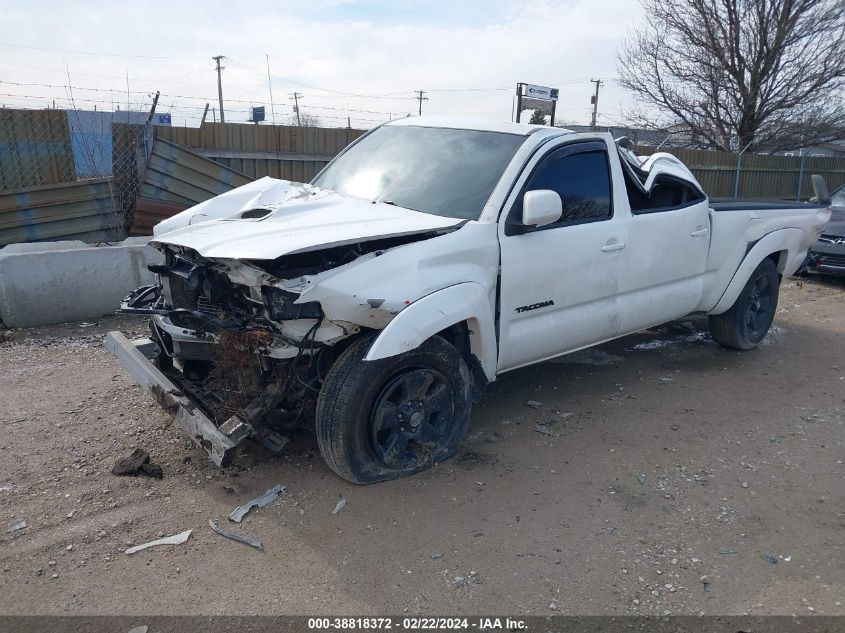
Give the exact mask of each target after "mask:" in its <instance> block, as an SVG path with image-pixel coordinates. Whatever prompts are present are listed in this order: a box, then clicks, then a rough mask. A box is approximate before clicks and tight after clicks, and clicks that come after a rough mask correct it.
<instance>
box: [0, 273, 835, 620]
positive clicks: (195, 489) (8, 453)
mask: <svg viewBox="0 0 845 633" xmlns="http://www.w3.org/2000/svg"><path fill="white" fill-rule="evenodd" d="M112 329H120V330H122V331H124V332H125V333H127V334H129V335H138V334H142V333H143V332H144V330H145V327H144V325H143V324H142V323H141V322H139V321H134V320H132V321H130V320H127V319H122V318H107V319H102V320H101V321H99V322H98V323H97V324H94V325H91V326H84V325H83V324H67V325H62V326H54V327H49V328H38V329H31V330H17V331H13V332H6V333H5V334H0V341H2V342H0V376H2V388H0V423H2V427H3V428H4V430H5V433H4V435H3V437H2V439H0V526H2V527H3V529H4V531H3V532H2V533H0V539H2V541H0V542H2V547H0V569H1V571H0V613H2V614H6V615H10V614H33V613H36V614H64V615H76V614H86V615H91V614H158V615H167V614H209V615H213V614H224V613H226V614H328V613H338V612H344V613H357V614H387V613H392V614H403V613H407V614H416V613H419V614H431V613H451V614H465V613H484V612H495V613H513V614H526V615H528V614H534V615H546V614H668V613H672V614H698V613H704V614H746V613H749V614H754V615H759V614H799V615H802V614H810V613H816V614H828V615H833V614H838V615H842V614H845V607H843V601H845V560H843V544H845V530H843V528H844V527H845V494H843V491H845V485H843V473H845V470H843V465H842V464H843V459H845V450H843V440H845V424H843V420H845V415H843V414H844V413H845V380H843V377H845V283H843V282H841V281H836V280H824V281H819V280H805V281H803V282H796V281H794V280H790V281H788V282H787V283H786V284H785V285H784V287H783V290H782V294H781V303H780V309H779V312H778V315H777V318H776V321H775V327H774V329H773V331H772V333H771V334H770V336H769V337H768V338H767V339H766V341H765V342H764V344H763V345H762V346H761V347H760V348H759V349H757V350H754V351H751V352H747V353H737V352H732V351H727V350H724V349H721V348H719V347H718V346H716V345H715V344H714V343H713V342H712V341H711V340H710V338H709V336H708V335H707V334H706V330H705V329H703V324H702V323H701V322H698V321H692V322H679V323H674V324H671V325H669V326H665V327H662V328H658V329H655V330H650V331H647V332H644V333H641V334H637V335H635V336H630V337H627V338H625V339H621V340H619V341H615V342H613V343H611V344H607V345H603V346H601V347H599V348H595V349H593V350H588V351H586V352H582V353H578V354H575V355H572V356H569V357H566V358H563V359H560V360H558V361H556V362H551V363H545V364H542V365H538V366H535V367H532V368H528V369H524V370H520V371H516V372H512V373H509V374H506V375H505V376H503V377H502V378H501V379H500V380H499V381H498V382H496V383H495V384H494V385H492V386H491V388H490V390H489V394H488V396H487V398H486V399H485V400H484V401H483V402H482V403H481V404H480V405H478V406H477V407H476V408H475V409H474V413H473V416H472V427H471V429H470V435H469V437H468V440H467V442H466V445H465V448H464V450H463V451H462V453H461V454H460V455H459V456H458V457H457V458H455V459H453V460H450V461H448V462H446V463H444V464H441V465H439V466H438V467H436V468H434V469H433V470H431V471H429V472H427V473H424V474H422V475H419V476H416V477H412V478H409V479H405V480H402V481H395V482H388V483H384V484H377V485H373V486H366V487H356V486H352V485H350V484H347V483H345V482H344V481H342V480H340V479H338V478H337V477H335V476H334V475H333V474H332V473H331V472H330V471H329V470H328V469H327V468H326V466H325V465H324V464H323V462H322V460H321V458H320V455H319V453H318V451H317V447H316V441H315V439H314V437H313V432H311V431H305V432H303V433H302V434H301V435H300V436H297V437H294V438H293V440H292V442H291V443H290V444H289V445H288V447H287V448H286V449H285V450H284V452H283V453H282V454H281V455H277V456H274V455H272V454H270V453H268V452H267V451H265V450H264V449H263V448H262V447H259V446H257V445H254V444H250V445H249V446H247V447H246V449H245V450H244V452H243V453H242V454H241V455H239V456H238V458H237V460H236V462H235V465H234V466H233V467H231V468H228V469H225V470H220V469H217V468H216V467H214V466H213V465H212V464H211V463H210V462H208V461H207V459H206V458H205V455H204V453H203V452H202V451H201V450H200V449H198V448H196V447H195V446H194V445H193V444H192V443H191V442H190V441H188V440H186V439H185V438H184V437H183V436H182V434H181V431H180V430H179V428H178V427H177V426H176V425H175V424H173V422H172V420H171V419H170V417H169V416H168V415H167V414H166V413H165V412H164V411H162V410H161V409H160V408H159V407H158V406H157V405H156V404H155V402H154V401H153V399H152V398H151V397H150V396H149V395H148V394H146V393H145V392H144V391H142V390H141V389H140V388H138V387H137V386H135V385H134V384H133V383H132V381H131V380H130V379H129V378H128V376H127V375H126V374H125V373H124V371H123V370H122V369H121V367H120V366H119V365H118V364H117V363H116V362H115V361H114V360H113V359H112V358H111V357H110V355H109V354H108V353H107V352H106V351H104V350H103V349H102V340H103V336H104V333H105V332H107V331H108V330H112ZM528 400H536V401H539V402H541V403H542V406H541V407H540V408H539V409H533V408H531V407H528V406H526V404H525V403H526V401H528ZM568 414H572V415H568ZM538 424H539V425H540V426H538ZM136 446H137V447H143V448H144V449H146V450H147V451H149V452H150V453H151V455H152V459H153V461H154V462H156V463H158V464H161V465H162V466H163V468H164V479H163V480H157V479H151V478H147V477H142V478H132V477H116V476H114V475H112V474H111V473H110V470H111V467H112V464H113V463H114V461H115V459H116V458H118V457H120V456H122V455H124V454H127V453H128V452H129V451H130V450H131V449H132V448H134V447H136ZM275 484H283V485H285V486H286V487H287V491H286V492H285V493H284V494H282V495H281V496H280V497H279V498H278V500H277V501H275V502H274V503H272V504H271V505H269V506H267V507H265V508H263V509H255V510H253V511H252V512H251V513H250V514H249V515H248V516H247V518H246V519H244V521H243V523H242V524H241V525H240V526H237V525H236V524H234V523H231V522H229V521H228V520H227V519H226V516H227V515H228V514H229V512H230V511H231V510H232V509H233V508H234V507H235V506H237V505H239V504H240V503H243V502H245V501H247V500H249V499H251V498H253V497H255V496H257V495H258V494H260V493H262V492H264V491H265V490H267V489H268V488H270V487H272V486H273V485H275ZM341 495H342V496H343V497H344V498H346V499H347V500H348V503H347V504H346V506H345V507H344V508H343V509H342V510H341V511H340V512H338V513H337V514H336V515H335V514H332V511H333V509H334V508H335V506H336V505H337V502H338V500H339V498H340V496H341ZM19 519H23V520H25V521H26V523H27V526H26V527H25V528H23V529H19V530H16V531H13V532H7V531H5V529H6V527H7V526H9V525H11V524H12V523H14V522H15V521H17V520H19ZM209 519H217V520H220V521H221V525H223V527H226V528H228V529H231V530H235V531H242V532H243V533H245V534H248V535H250V536H252V537H254V538H257V539H259V540H261V541H262V542H263V543H264V547H265V550H264V551H263V552H261V551H258V550H255V549H252V548H249V547H247V546H245V545H242V544H240V543H236V542H233V541H230V540H227V539H224V538H223V537H221V536H218V535H217V534H215V533H213V532H212V531H211V529H210V528H209V525H208V521H209ZM187 529H192V530H193V533H192V534H191V537H190V539H189V540H188V541H187V542H186V543H184V544H182V545H173V546H168V547H159V548H155V549H151V550H146V551H143V552H140V553H138V554H134V555H126V554H125V553H124V550H125V549H126V548H127V547H129V546H131V545H134V544H140V543H144V542H146V541H150V540H152V539H156V538H159V537H161V536H164V535H171V534H175V533H177V532H181V531H183V530H187Z"/></svg>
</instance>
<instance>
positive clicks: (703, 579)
mask: <svg viewBox="0 0 845 633" xmlns="http://www.w3.org/2000/svg"><path fill="white" fill-rule="evenodd" d="M700 580H701V584H702V585H704V591H705V592H708V593H709V592H710V576H702V577H701V578H700Z"/></svg>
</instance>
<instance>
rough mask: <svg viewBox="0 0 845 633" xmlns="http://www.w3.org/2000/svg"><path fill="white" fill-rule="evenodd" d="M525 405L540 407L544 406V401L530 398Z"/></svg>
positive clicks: (533, 407)
mask: <svg viewBox="0 0 845 633" xmlns="http://www.w3.org/2000/svg"><path fill="white" fill-rule="evenodd" d="M525 406H527V407H531V408H532V409H539V408H540V407H542V406H543V403H542V402H538V401H537V400H529V401H528V402H526V403H525Z"/></svg>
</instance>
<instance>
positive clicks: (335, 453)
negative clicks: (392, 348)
mask: <svg viewBox="0 0 845 633" xmlns="http://www.w3.org/2000/svg"><path fill="white" fill-rule="evenodd" d="M374 339H375V336H374V335H368V336H364V337H361V338H360V339H358V340H357V341H355V342H353V343H352V344H351V345H350V346H349V347H348V348H347V349H346V350H345V351H344V352H343V353H342V354H341V355H340V357H339V358H338V359H337V361H336V362H335V364H334V365H333V366H332V368H331V369H330V370H329V372H328V374H327V375H326V379H325V380H324V381H323V387H322V389H321V391H320V395H319V397H318V399H317V415H316V425H317V443H318V445H319V447H320V452H321V453H322V455H323V458H324V459H325V460H326V463H327V464H328V466H329V468H331V469H332V470H333V471H334V472H335V473H337V474H338V475H339V476H340V477H342V478H343V479H346V480H347V481H350V482H352V483H356V484H366V483H372V482H376V481H384V480H388V479H396V478H398V477H405V476H407V475H412V474H414V473H418V472H420V471H423V470H426V469H428V468H430V467H431V466H433V465H434V464H435V463H438V462H441V461H443V460H445V459H447V458H449V457H451V456H452V455H454V454H455V452H456V451H457V449H458V446H459V444H460V441H461V439H462V438H463V436H464V434H465V433H466V429H467V427H468V426H469V417H470V409H471V407H472V400H471V389H470V387H471V381H470V374H469V369H468V368H467V365H466V363H465V362H464V360H463V358H462V357H461V355H460V354H459V353H458V351H457V350H456V349H455V348H454V347H453V346H452V345H451V344H450V343H449V342H448V341H446V340H445V339H443V338H441V337H439V336H434V337H432V338H430V339H428V340H427V341H425V342H424V343H423V344H422V345H420V346H419V347H418V348H417V349H414V350H411V351H408V352H405V353H403V354H399V355H397V356H391V357H389V358H384V359H381V360H376V361H364V360H363V359H364V356H366V354H367V351H368V350H369V348H370V345H371V344H372V342H373V340H374Z"/></svg>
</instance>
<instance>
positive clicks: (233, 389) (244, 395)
mask: <svg viewBox="0 0 845 633" xmlns="http://www.w3.org/2000/svg"><path fill="white" fill-rule="evenodd" d="M164 254H165V262H164V263H163V264H160V265H155V266H151V267H150V270H152V272H154V273H155V274H156V276H157V283H156V284H154V285H152V286H146V287H142V288H139V289H137V290H135V291H134V292H133V293H132V294H130V295H129V296H128V297H127V298H126V299H125V300H124V301H123V303H122V305H121V308H120V310H119V311H120V312H122V313H126V314H145V315H150V316H151V319H150V341H151V342H152V343H153V345H154V347H152V348H149V350H148V351H149V352H150V356H151V360H152V361H153V362H154V364H155V366H156V367H157V369H158V371H159V372H161V373H162V374H163V375H164V376H165V377H166V378H167V379H168V380H169V381H170V382H172V383H173V384H174V385H175V386H176V388H177V389H178V390H179V392H180V393H182V394H184V395H185V396H187V398H188V399H189V400H190V401H191V402H192V403H193V404H194V405H196V406H197V407H198V408H199V409H201V410H202V412H203V413H204V415H205V416H206V417H207V418H208V419H209V420H210V421H211V422H212V423H213V424H214V426H216V427H217V428H218V429H219V431H220V432H221V433H222V434H223V435H224V436H225V437H226V438H227V440H229V441H228V442H227V443H226V446H225V450H223V447H218V449H217V450H216V451H211V450H209V449H210V447H209V446H208V441H207V438H202V439H206V442H201V441H200V442H199V443H200V444H201V445H203V446H204V448H206V450H208V451H209V453H210V454H212V457H213V456H214V455H213V453H220V452H221V450H222V452H227V451H228V450H230V449H231V448H233V446H234V445H237V444H238V443H240V442H241V441H242V440H243V439H245V438H246V437H250V436H254V437H256V438H257V439H260V440H262V441H263V442H264V444H265V445H267V446H268V447H270V448H272V449H280V448H281V447H282V446H284V443H285V442H286V440H285V439H284V437H283V436H281V435H280V434H279V433H278V429H290V428H291V427H292V426H293V425H295V424H296V423H297V422H298V421H300V420H302V419H308V418H309V417H310V416H312V415H313V411H314V407H315V403H316V395H317V393H318V392H319V386H320V381H321V376H322V374H324V373H325V372H326V371H327V370H328V367H330V365H331V362H332V361H333V358H334V355H333V353H332V352H333V348H332V344H333V343H335V342H337V341H338V340H341V339H343V338H346V337H348V336H349V335H351V334H354V333H356V332H358V331H359V329H360V328H359V327H358V326H357V325H354V324H350V323H333V322H330V321H328V320H327V319H326V318H325V315H324V314H323V311H322V309H321V307H320V304H319V303H316V302H306V303H295V302H296V300H297V299H299V293H298V292H296V289H295V287H291V284H290V282H286V281H284V280H282V279H279V278H278V277H276V276H274V275H273V274H271V273H269V272H267V271H266V270H262V269H261V268H258V267H257V266H254V265H252V264H250V263H245V262H239V261H235V260H230V261H222V260H216V261H212V260H207V259H204V258H202V257H200V256H199V255H197V254H195V253H190V252H187V251H185V250H183V249H182V250H179V251H177V250H174V249H172V248H165V249H164ZM195 439H198V441H199V439H200V438H195ZM215 461H217V460H216V459H215Z"/></svg>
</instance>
